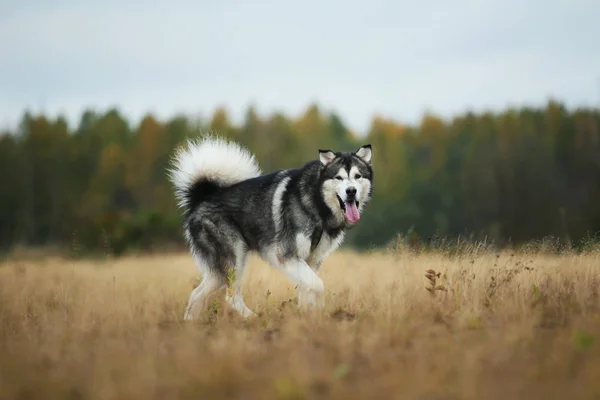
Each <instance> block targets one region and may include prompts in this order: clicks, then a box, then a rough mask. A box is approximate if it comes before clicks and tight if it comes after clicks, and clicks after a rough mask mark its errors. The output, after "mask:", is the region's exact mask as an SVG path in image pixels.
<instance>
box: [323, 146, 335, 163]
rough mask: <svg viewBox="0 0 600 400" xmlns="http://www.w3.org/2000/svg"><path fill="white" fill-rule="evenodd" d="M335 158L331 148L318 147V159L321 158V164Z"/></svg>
mask: <svg viewBox="0 0 600 400" xmlns="http://www.w3.org/2000/svg"><path fill="white" fill-rule="evenodd" d="M334 158H335V153H334V152H333V151H331V150H320V149H319V160H321V164H323V165H327V164H329V163H330V162H332V161H333V159H334Z"/></svg>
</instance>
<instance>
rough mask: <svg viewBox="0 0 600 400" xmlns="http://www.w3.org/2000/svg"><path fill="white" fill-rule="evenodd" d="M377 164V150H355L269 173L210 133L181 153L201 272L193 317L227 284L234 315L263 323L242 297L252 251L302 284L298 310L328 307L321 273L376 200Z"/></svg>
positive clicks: (183, 192) (186, 209) (181, 193)
mask: <svg viewBox="0 0 600 400" xmlns="http://www.w3.org/2000/svg"><path fill="white" fill-rule="evenodd" d="M371 157H372V151H371V146H370V145H365V146H362V147H360V148H359V149H358V150H357V151H355V152H344V153H342V152H333V151H331V150H319V157H318V159H316V160H313V161H310V162H308V163H307V164H305V165H304V166H302V167H300V168H296V169H285V170H280V171H276V172H272V173H269V174H264V175H263V174H262V172H261V170H260V168H259V166H258V164H257V162H256V160H255V158H254V156H253V155H252V154H250V153H249V152H248V151H247V150H246V149H245V148H243V147H242V146H240V145H239V144H237V143H234V142H229V141H227V140H225V139H223V138H219V137H214V136H211V135H207V136H204V137H203V138H201V139H199V140H197V141H188V142H187V145H186V146H183V147H181V148H179V149H178V150H177V152H176V153H175V156H174V158H173V167H172V169H171V170H170V171H169V177H170V179H171V181H172V182H173V184H174V186H175V195H176V198H177V200H178V205H179V206H180V207H181V208H182V209H183V214H184V215H183V228H184V235H185V238H186V240H187V242H188V245H189V248H190V252H191V254H192V256H193V257H194V259H195V261H196V263H197V267H198V269H199V271H200V272H201V273H202V281H201V283H200V285H198V287H196V288H195V289H194V290H193V291H192V293H191V295H190V298H189V302H188V305H187V307H186V311H185V319H188V320H189V319H193V316H194V315H195V313H196V312H197V309H198V307H200V306H202V305H203V304H204V300H205V299H206V297H207V296H209V295H210V294H212V293H213V292H215V291H216V290H219V289H221V288H222V287H223V286H227V287H228V289H229V290H227V295H226V300H227V302H228V303H229V304H230V305H231V306H232V307H233V308H234V309H235V310H236V311H238V312H239V313H240V314H241V315H243V316H244V317H248V316H253V315H255V314H254V313H253V312H252V311H251V310H250V309H248V307H247V306H246V304H245V303H244V300H243V298H242V292H241V285H242V279H243V275H244V270H245V266H246V261H247V256H248V252H249V251H254V252H256V253H257V254H259V255H260V257H261V258H262V259H264V260H265V261H266V262H268V263H269V264H270V265H271V266H273V267H275V268H277V269H279V270H280V271H282V272H283V273H284V274H285V275H286V276H287V277H288V278H289V279H291V280H292V281H293V282H294V283H296V284H297V287H298V301H299V304H300V305H305V304H309V305H317V304H319V305H320V304H321V303H320V301H321V296H320V295H321V294H322V293H323V291H324V286H323V282H322V280H321V279H320V278H319V277H318V276H317V272H318V270H319V267H320V266H321V263H322V262H323V260H324V259H325V258H326V257H327V255H328V254H330V253H331V252H332V251H333V250H335V249H336V248H337V247H338V246H339V245H340V244H341V243H342V241H343V239H344V235H345V232H346V230H347V229H348V228H350V227H351V226H352V225H354V224H355V223H356V222H357V220H358V218H359V215H360V213H361V212H362V210H363V209H364V207H365V206H366V205H367V203H368V202H369V200H370V199H371V196H372V193H373V170H372V166H371ZM232 272H233V274H231V273H232ZM232 276H233V277H234V279H233V280H232V279H230V278H231V277H232ZM228 278H229V279H228Z"/></svg>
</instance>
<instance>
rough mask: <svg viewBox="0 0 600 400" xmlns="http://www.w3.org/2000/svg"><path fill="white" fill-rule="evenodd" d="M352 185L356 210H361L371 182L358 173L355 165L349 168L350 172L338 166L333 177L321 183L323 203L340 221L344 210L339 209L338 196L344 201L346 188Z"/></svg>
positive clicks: (346, 196) (366, 198)
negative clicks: (356, 202) (354, 192)
mask: <svg viewBox="0 0 600 400" xmlns="http://www.w3.org/2000/svg"><path fill="white" fill-rule="evenodd" d="M349 187H353V188H355V189H356V196H355V197H356V200H358V202H359V205H358V210H359V211H361V212H362V210H363V208H364V206H365V203H366V201H367V200H369V199H368V196H369V191H370V189H371V182H370V181H369V180H368V179H364V178H363V177H362V175H361V174H360V171H359V169H358V167H357V166H352V167H351V168H350V173H348V172H347V171H346V169H345V168H340V170H339V171H338V172H337V174H335V175H334V178H333V179H329V180H327V181H325V182H324V183H323V188H322V193H323V197H324V199H325V203H326V204H327V205H328V206H329V208H330V209H331V210H332V211H333V214H334V216H335V217H336V219H338V221H339V222H342V221H343V220H344V219H345V218H346V217H345V215H344V210H342V209H341V207H340V203H339V200H338V196H339V198H340V199H342V201H343V202H346V200H347V198H348V194H347V193H346V189H348V188H349Z"/></svg>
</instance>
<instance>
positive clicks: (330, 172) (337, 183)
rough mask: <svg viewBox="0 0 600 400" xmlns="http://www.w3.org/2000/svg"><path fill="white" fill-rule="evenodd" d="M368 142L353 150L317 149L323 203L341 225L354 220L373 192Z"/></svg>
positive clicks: (358, 217)
mask: <svg viewBox="0 0 600 400" xmlns="http://www.w3.org/2000/svg"><path fill="white" fill-rule="evenodd" d="M372 154H373V153H372V150H371V145H370V144H367V145H364V146H362V147H361V148H359V149H358V150H356V151H355V152H349V153H346V152H333V151H331V150H319V160H320V161H321V168H322V171H321V180H322V186H321V193H322V195H323V199H324V200H325V204H327V206H328V207H329V208H330V209H331V211H332V212H333V215H334V216H335V217H336V219H337V220H338V221H339V222H340V223H341V224H343V225H347V224H350V225H352V224H355V223H356V222H358V221H359V220H360V215H361V212H362V211H363V209H364V207H365V206H366V205H367V203H368V202H369V200H371V195H372V193H373V168H372V165H371V158H372Z"/></svg>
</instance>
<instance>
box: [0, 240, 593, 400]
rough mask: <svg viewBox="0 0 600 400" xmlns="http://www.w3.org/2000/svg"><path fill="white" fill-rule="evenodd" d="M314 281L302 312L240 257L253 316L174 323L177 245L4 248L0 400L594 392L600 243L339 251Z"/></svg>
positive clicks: (190, 276) (287, 291)
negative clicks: (82, 252)
mask: <svg viewBox="0 0 600 400" xmlns="http://www.w3.org/2000/svg"><path fill="white" fill-rule="evenodd" d="M428 270H431V271H429V272H427V271H428ZM426 275H428V276H426ZM321 276H322V277H323V281H324V283H325V287H326V306H325V309H324V310H323V311H322V312H319V313H314V314H305V313H302V312H299V311H298V310H297V309H296V306H295V304H294V301H295V300H292V301H288V299H295V291H294V288H293V286H292V285H291V284H290V283H289V282H288V281H287V280H286V278H285V277H284V276H283V275H282V274H280V273H278V272H276V271H273V270H271V269H270V268H269V267H268V266H267V265H266V264H264V263H263V262H261V261H259V260H258V259H256V258H252V259H251V261H250V265H249V271H248V274H247V277H246V278H247V279H246V281H245V283H244V287H243V291H244V294H245V298H246V303H247V304H248V306H249V307H250V308H251V309H253V310H254V311H256V312H258V313H259V317H258V318H256V319H253V320H250V321H244V320H242V319H240V318H238V317H237V316H236V315H235V314H233V313H232V311H231V310H229V309H228V308H227V307H226V305H225V304H223V302H222V297H221V298H219V297H217V298H215V299H214V302H212V307H211V308H210V309H208V310H207V311H206V312H205V313H204V315H202V317H201V318H200V319H199V320H198V321H195V322H191V323H190V322H187V323H186V322H185V321H183V311H184V307H185V304H186V302H187V298H188V295H189V293H190V291H191V290H192V289H193V287H194V286H195V285H196V284H197V282H198V276H197V274H196V272H195V269H194V266H193V262H192V259H191V257H190V256H189V255H187V254H171V255H161V256H138V257H125V258H121V259H116V260H114V259H105V260H101V261H98V260H96V261H81V260H80V261H76V260H68V259H60V258H55V259H50V258H44V259H41V260H30V261H19V260H7V261H5V262H4V263H2V264H1V265H0V399H13V398H18V399H34V398H36V399H37V398H40V399H47V400H51V399H142V398H143V399H199V398H233V399H254V398H261V399H264V398H274V399H292V398H293V399H301V398H306V399H313V398H314V399H316V398H333V399H354V398H385V399H387V398H407V399H459V398H460V399H517V398H523V399H566V398H568V397H575V398H577V399H586V398H599V396H600V343H598V340H597V338H598V336H597V335H598V332H600V316H599V315H600V314H599V313H598V311H599V308H600V307H599V306H600V301H599V299H598V283H599V282H600V252H591V253H589V254H579V255H576V254H563V255H548V254H543V253H539V252H530V253H512V252H508V251H504V252H500V253H495V252H489V251H484V250H478V249H477V248H473V249H471V250H470V251H464V252H461V253H460V254H459V255H449V254H445V253H441V252H439V253H429V254H417V253H414V252H410V251H386V252H384V251H381V252H374V253H369V254H358V253H353V252H350V251H344V252H341V251H340V252H338V253H336V254H334V255H333V256H331V257H330V258H329V259H328V260H327V261H326V262H325V263H324V265H323V268H322V271H321ZM433 281H434V282H433Z"/></svg>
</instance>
